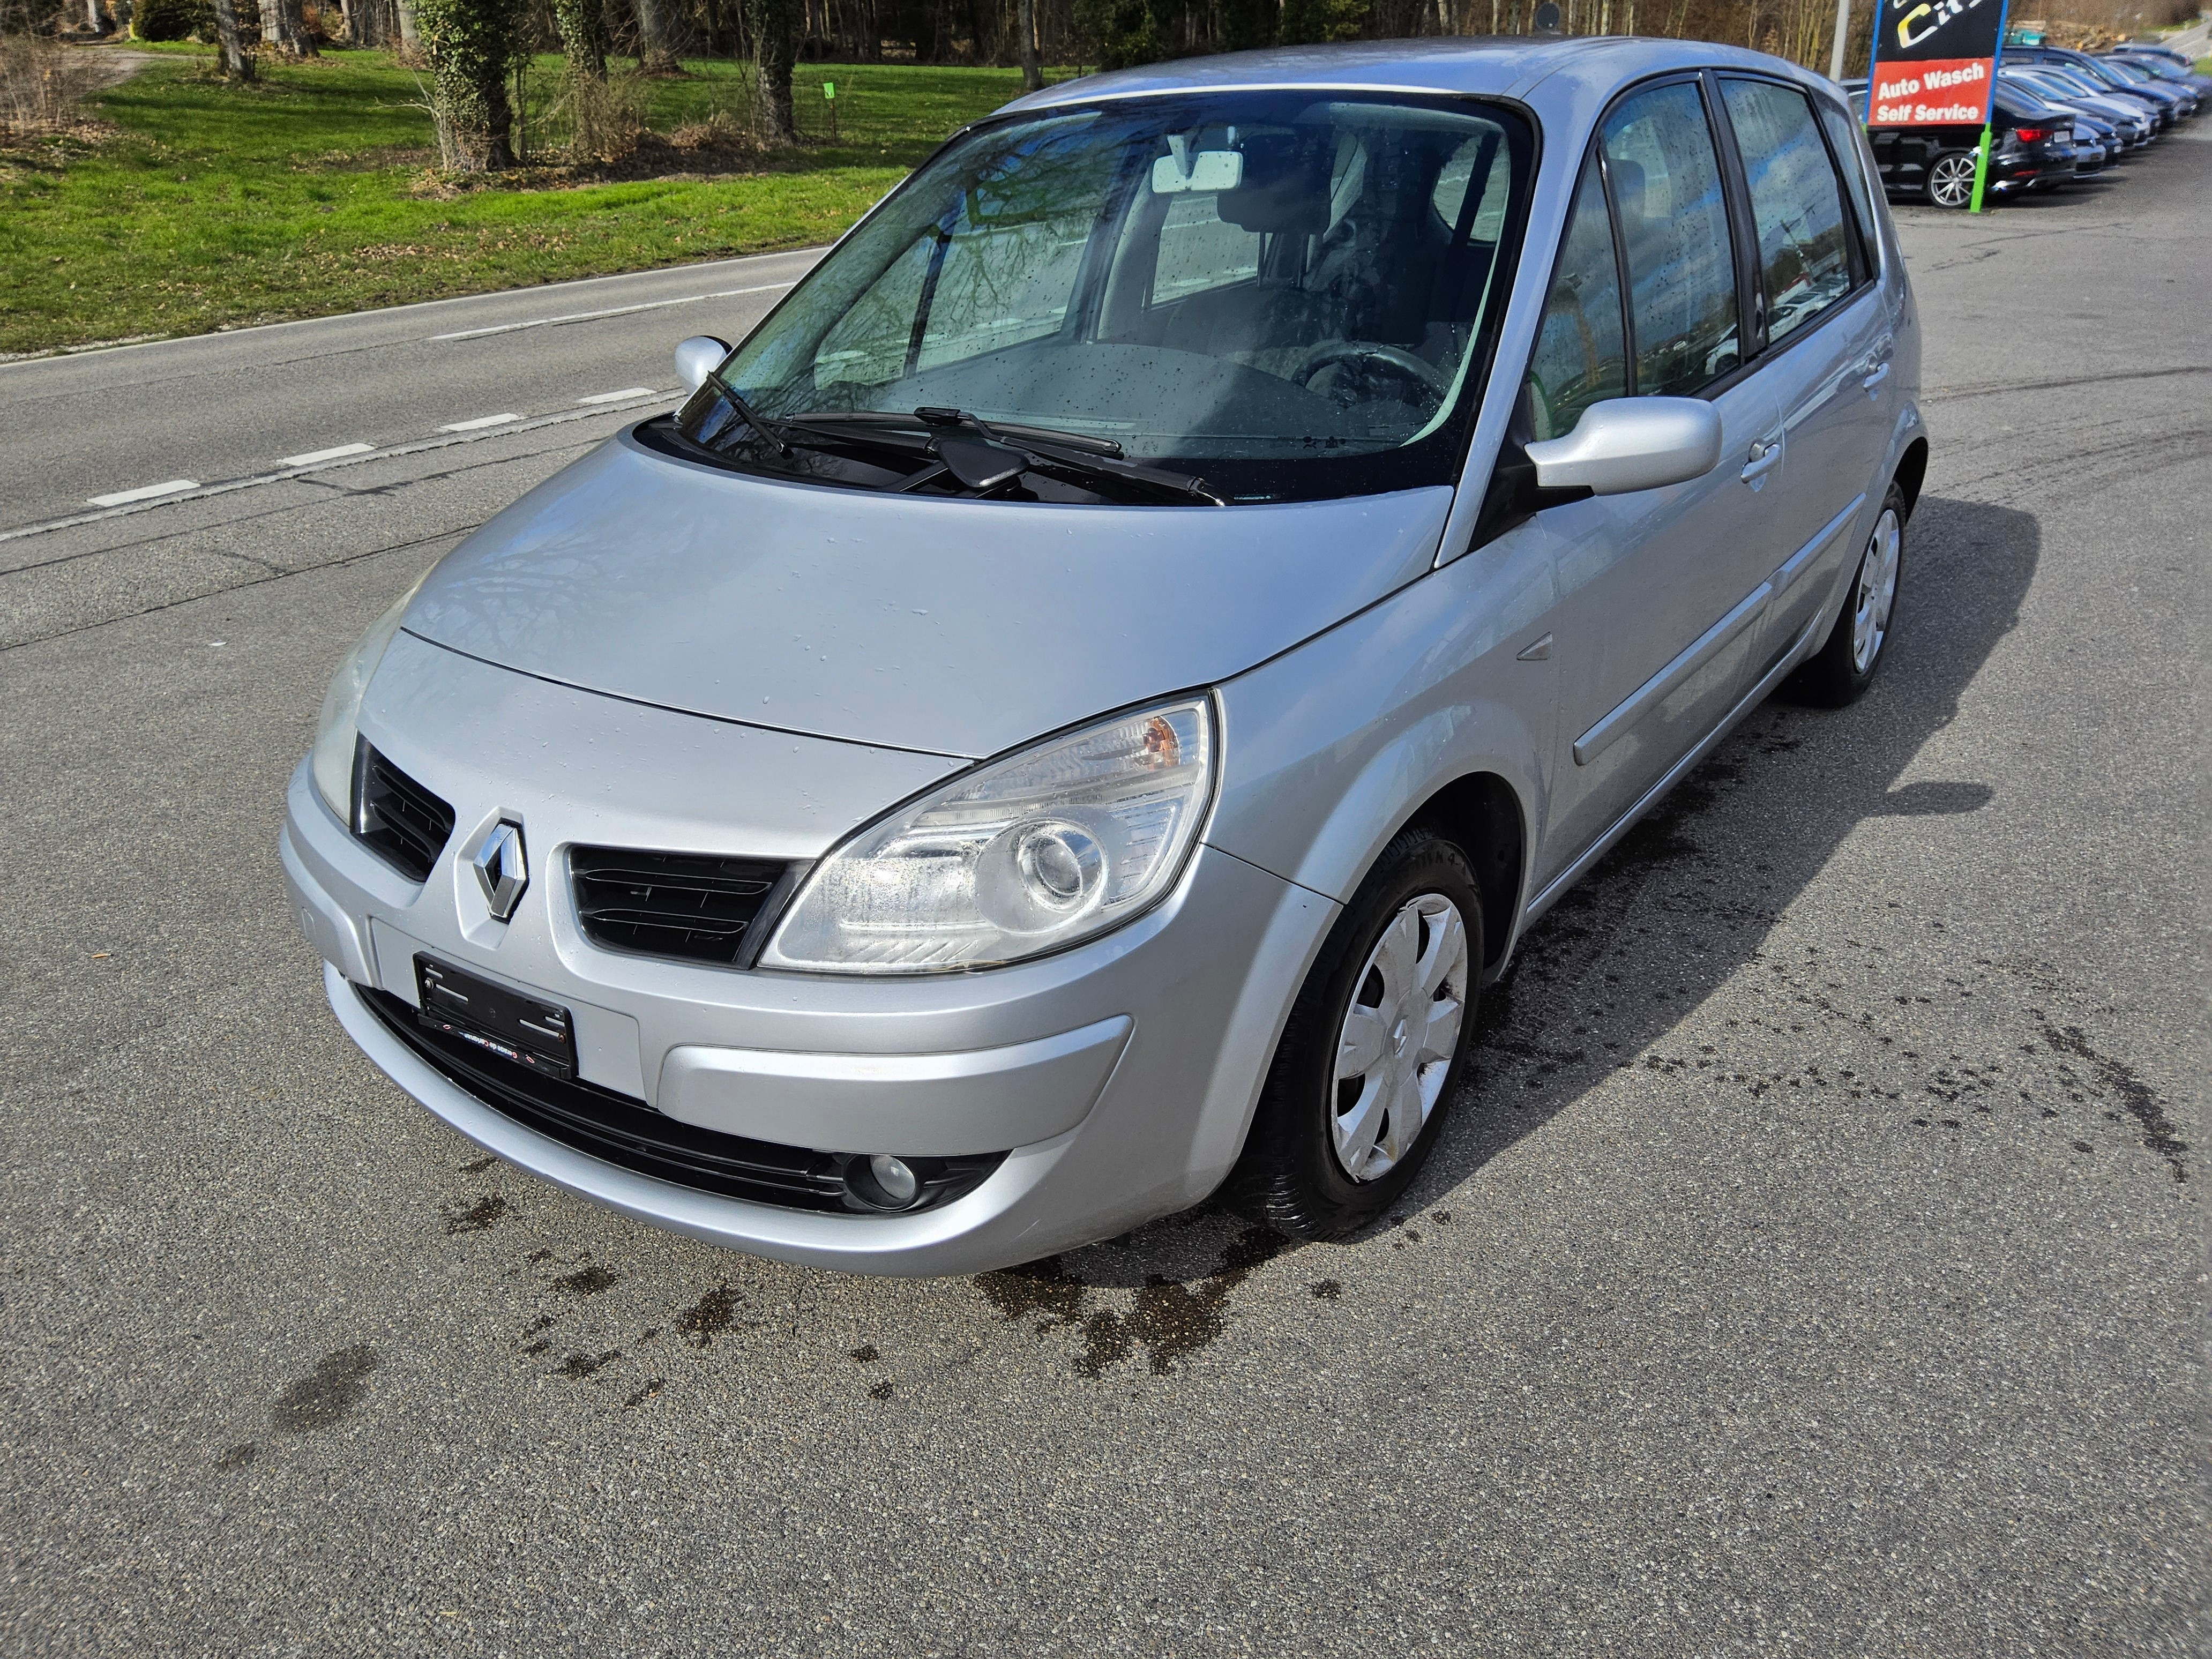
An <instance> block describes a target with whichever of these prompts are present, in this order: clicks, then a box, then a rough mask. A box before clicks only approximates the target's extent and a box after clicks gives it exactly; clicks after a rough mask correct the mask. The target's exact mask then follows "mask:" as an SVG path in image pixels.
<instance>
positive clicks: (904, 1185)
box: [868, 1152, 921, 1210]
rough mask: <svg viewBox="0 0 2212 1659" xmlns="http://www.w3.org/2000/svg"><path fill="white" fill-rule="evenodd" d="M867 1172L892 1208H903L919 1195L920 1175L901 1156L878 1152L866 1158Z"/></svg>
mask: <svg viewBox="0 0 2212 1659" xmlns="http://www.w3.org/2000/svg"><path fill="white" fill-rule="evenodd" d="M868 1173H869V1174H870V1175H872V1176H874V1177H875V1181H876V1188H877V1190H878V1191H879V1192H880V1193H882V1194H883V1195H884V1198H885V1199H887V1200H890V1205H891V1207H892V1208H893V1209H897V1210H903V1209H904V1208H906V1206H908V1205H909V1204H911V1203H913V1202H914V1201H915V1199H917V1198H919V1197H921V1176H918V1175H916V1174H915V1172H914V1171H913V1170H911V1169H909V1168H908V1167H907V1162H906V1160H905V1159H904V1158H893V1157H891V1156H890V1153H888V1152H878V1153H877V1154H876V1155H875V1156H874V1157H873V1158H870V1159H869V1160H868Z"/></svg>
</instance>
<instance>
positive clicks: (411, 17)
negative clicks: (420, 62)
mask: <svg viewBox="0 0 2212 1659" xmlns="http://www.w3.org/2000/svg"><path fill="white" fill-rule="evenodd" d="M392 15H394V16H396V17H397V18H398V20H399V55H400V56H401V57H402V58H406V59H408V60H409V61H410V63H411V62H413V61H414V60H416V59H417V58H421V57H422V32H421V28H420V26H419V25H418V24H417V23H416V21H415V0H392Z"/></svg>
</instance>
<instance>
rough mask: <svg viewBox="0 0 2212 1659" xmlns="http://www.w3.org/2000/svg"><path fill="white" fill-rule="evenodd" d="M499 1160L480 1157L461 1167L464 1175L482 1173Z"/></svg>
mask: <svg viewBox="0 0 2212 1659" xmlns="http://www.w3.org/2000/svg"><path fill="white" fill-rule="evenodd" d="M498 1162H499V1160H498V1159H497V1158H477V1159H476V1160H474V1161H473V1162H471V1163H468V1164H461V1165H459V1169H460V1171H461V1173H462V1174H463V1175H482V1174H483V1172H484V1171H485V1170H489V1168H491V1166H492V1165H493V1164H496V1163H498Z"/></svg>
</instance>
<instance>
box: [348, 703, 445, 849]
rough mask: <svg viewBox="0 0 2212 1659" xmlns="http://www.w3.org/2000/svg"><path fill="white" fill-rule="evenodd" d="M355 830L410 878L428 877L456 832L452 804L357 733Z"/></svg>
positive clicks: (355, 744)
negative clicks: (415, 778) (406, 772)
mask: <svg viewBox="0 0 2212 1659" xmlns="http://www.w3.org/2000/svg"><path fill="white" fill-rule="evenodd" d="M353 832H354V834H355V835H356V836H360V837H361V838H362V841H364V842H367V843H368V845H369V846H370V847H371V848H374V850H375V851H376V852H377V853H378V854H380V855H381V857H382V858H383V859H384V861H385V862H386V863H387V864H389V865H391V866H392V867H393V868H394V869H396V870H398V872H400V873H401V874H402V875H404V876H405V877H406V878H408V879H409V880H410V881H427V880H428V878H429V875H430V866H433V865H435V863H437V861H438V854H441V853H442V852H444V851H445V850H446V843H447V842H449V841H451V840H452V839H453V807H452V806H451V805H449V804H447V802H445V801H442V800H441V799H438V797H437V796H435V795H434V794H432V793H430V792H429V791H428V789H425V788H424V787H422V785H421V784H419V783H417V782H416V781H415V780H414V779H412V778H410V777H409V776H408V775H406V774H405V773H404V772H403V771H401V770H400V769H398V767H396V766H394V765H393V764H392V763H391V762H390V761H389V760H387V759H386V758H385V757H384V756H382V755H380V754H379V753H378V752H377V750H376V749H375V747H374V744H371V743H370V742H369V740H368V738H356V739H355V740H354V751H353Z"/></svg>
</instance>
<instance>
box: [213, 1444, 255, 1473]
mask: <svg viewBox="0 0 2212 1659" xmlns="http://www.w3.org/2000/svg"><path fill="white" fill-rule="evenodd" d="M253 1451H254V1447H253V1443H252V1441H251V1440H246V1441H241V1442H240V1443H239V1444H237V1445H235V1446H233V1447H231V1448H229V1449H228V1450H227V1451H225V1452H224V1453H223V1454H222V1456H220V1457H218V1458H216V1460H215V1466H216V1468H218V1469H222V1470H225V1471H228V1470H231V1469H242V1468H245V1467H246V1465H247V1464H248V1463H251V1462H252V1461H253Z"/></svg>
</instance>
